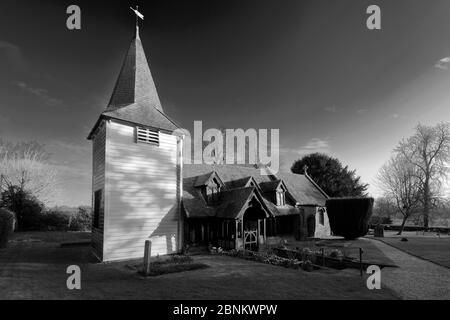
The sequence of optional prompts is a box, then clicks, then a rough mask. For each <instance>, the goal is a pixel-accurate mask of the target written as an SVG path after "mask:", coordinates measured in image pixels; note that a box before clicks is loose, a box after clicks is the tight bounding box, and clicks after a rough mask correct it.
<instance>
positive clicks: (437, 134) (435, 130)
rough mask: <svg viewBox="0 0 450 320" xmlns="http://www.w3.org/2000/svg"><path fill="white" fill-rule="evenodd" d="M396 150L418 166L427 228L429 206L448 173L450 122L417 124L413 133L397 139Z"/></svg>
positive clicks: (424, 221)
mask: <svg viewBox="0 0 450 320" xmlns="http://www.w3.org/2000/svg"><path fill="white" fill-rule="evenodd" d="M396 151H397V152H398V153H399V154H401V155H403V157H404V158H405V159H406V160H407V161H408V163H410V164H411V165H413V166H415V167H417V168H418V169H419V170H418V172H420V174H418V175H417V178H418V179H420V183H421V189H422V197H421V201H422V204H423V223H424V227H425V228H428V225H429V215H430V209H431V206H432V205H433V201H434V200H435V199H437V197H436V193H438V192H439V190H440V189H441V187H442V182H443V181H444V179H446V178H447V175H448V170H449V167H448V162H449V161H450V123H448V122H442V123H439V124H438V125H436V126H434V127H432V126H424V125H418V126H417V127H416V133H415V134H414V135H413V136H412V137H410V138H408V139H406V140H403V141H401V142H400V145H399V146H398V147H397V148H396ZM433 195H435V197H434V196H433Z"/></svg>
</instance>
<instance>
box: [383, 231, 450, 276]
mask: <svg viewBox="0 0 450 320" xmlns="http://www.w3.org/2000/svg"><path fill="white" fill-rule="evenodd" d="M406 238H407V239H408V241H407V242H402V241H400V240H401V238H399V237H385V238H377V239H378V240H381V241H383V242H385V243H387V244H389V245H391V246H393V247H395V248H397V249H400V250H402V251H404V252H407V253H409V254H411V255H414V256H416V257H419V258H422V259H425V260H428V261H431V262H434V263H436V264H439V265H441V266H444V267H447V268H450V238H449V237H445V238H437V237H435V238H431V237H417V236H414V237H406Z"/></svg>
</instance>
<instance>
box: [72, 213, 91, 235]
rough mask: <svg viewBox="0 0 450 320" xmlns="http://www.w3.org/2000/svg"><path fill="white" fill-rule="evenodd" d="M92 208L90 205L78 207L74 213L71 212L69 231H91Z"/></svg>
mask: <svg viewBox="0 0 450 320" xmlns="http://www.w3.org/2000/svg"><path fill="white" fill-rule="evenodd" d="M91 228H92V210H91V208H90V207H79V208H78V211H77V212H76V213H72V215H71V217H70V223H69V231H82V232H86V231H91Z"/></svg>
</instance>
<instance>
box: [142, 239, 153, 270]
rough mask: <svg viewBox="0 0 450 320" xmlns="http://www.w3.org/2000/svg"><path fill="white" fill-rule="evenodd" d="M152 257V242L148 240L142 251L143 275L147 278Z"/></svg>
mask: <svg viewBox="0 0 450 320" xmlns="http://www.w3.org/2000/svg"><path fill="white" fill-rule="evenodd" d="M151 257H152V242H151V241H150V240H147V241H145V251H144V274H145V275H146V276H148V275H149V274H150V259H151Z"/></svg>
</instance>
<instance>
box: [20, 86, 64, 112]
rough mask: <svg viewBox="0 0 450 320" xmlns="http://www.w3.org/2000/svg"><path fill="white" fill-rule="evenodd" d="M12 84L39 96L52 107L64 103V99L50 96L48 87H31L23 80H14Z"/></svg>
mask: <svg viewBox="0 0 450 320" xmlns="http://www.w3.org/2000/svg"><path fill="white" fill-rule="evenodd" d="M12 84H13V85H14V86H16V87H18V88H20V89H22V90H24V91H26V92H28V93H30V94H32V95H35V96H37V97H39V98H40V99H42V100H43V101H44V103H45V104H46V105H48V106H50V107H55V106H59V105H61V104H62V103H63V101H62V100H60V99H57V98H54V97H52V96H50V95H49V92H48V90H46V89H40V88H33V87H30V86H29V85H28V84H27V83H25V82H23V81H14V82H12Z"/></svg>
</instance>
